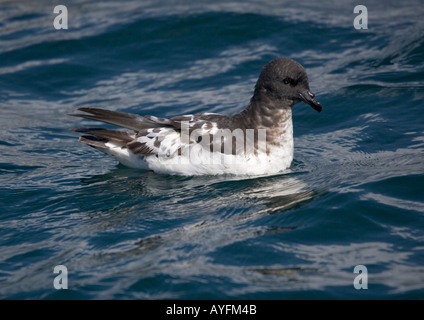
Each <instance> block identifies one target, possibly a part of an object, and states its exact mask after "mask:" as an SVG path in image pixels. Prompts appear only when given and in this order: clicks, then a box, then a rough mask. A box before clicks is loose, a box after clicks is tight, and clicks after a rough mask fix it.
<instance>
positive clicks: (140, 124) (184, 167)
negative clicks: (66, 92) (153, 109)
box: [70, 57, 322, 175]
mask: <svg viewBox="0 0 424 320" xmlns="http://www.w3.org/2000/svg"><path fill="white" fill-rule="evenodd" d="M314 97H315V95H314V94H313V93H312V92H311V91H310V89H309V81H308V76H307V74H306V71H305V69H304V68H303V67H302V66H301V65H300V64H299V63H298V62H296V61H294V60H292V59H290V58H284V57H280V58H276V59H274V60H272V61H270V62H269V63H268V64H267V65H265V66H264V67H263V68H262V71H261V73H260V75H259V79H258V81H257V82H256V85H255V90H254V93H253V97H252V98H251V100H250V103H249V105H248V106H247V108H246V109H244V110H243V111H242V112H240V113H238V114H235V115H233V116H226V115H220V114H215V113H198V114H193V115H182V116H176V117H173V118H169V119H168V118H158V117H155V116H139V115H136V114H129V113H124V112H118V111H110V110H104V109H98V108H78V110H79V111H82V112H83V113H76V114H70V115H71V116H76V117H82V118H87V119H92V120H97V121H101V122H104V123H109V124H113V125H116V126H119V127H122V128H125V129H127V130H112V129H105V128H88V129H76V130H75V131H77V132H80V133H82V134H83V135H82V136H81V137H80V139H79V141H80V142H83V143H85V144H87V145H89V146H92V147H94V148H96V149H99V150H101V151H103V152H105V153H107V154H109V155H111V156H113V157H115V158H116V159H117V160H118V161H119V162H120V163H122V164H123V165H125V166H128V167H131V168H138V169H145V170H153V171H154V172H156V173H164V174H176V175H205V174H247V175H262V174H275V173H278V172H281V171H283V170H285V169H287V168H288V167H289V166H290V164H291V162H292V160H293V123H292V109H293V106H294V105H295V104H297V103H299V102H301V101H303V102H305V103H307V104H308V105H310V106H311V107H312V108H313V109H315V110H316V111H318V112H321V110H322V106H321V104H320V103H319V102H318V101H317V100H315V98H314Z"/></svg>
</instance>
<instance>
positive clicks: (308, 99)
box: [299, 90, 322, 112]
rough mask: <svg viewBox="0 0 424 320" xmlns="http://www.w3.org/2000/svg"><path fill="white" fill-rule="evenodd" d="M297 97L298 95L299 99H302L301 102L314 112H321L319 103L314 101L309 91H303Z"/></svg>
mask: <svg viewBox="0 0 424 320" xmlns="http://www.w3.org/2000/svg"><path fill="white" fill-rule="evenodd" d="M299 95H300V99H302V101H303V102H305V103H307V104H309V105H310V106H311V107H312V108H314V109H315V110H316V111H318V112H321V110H322V106H321V103H319V102H318V101H316V100H315V99H314V97H315V95H314V94H313V93H312V92H311V91H309V90H305V91H303V92H301V93H299Z"/></svg>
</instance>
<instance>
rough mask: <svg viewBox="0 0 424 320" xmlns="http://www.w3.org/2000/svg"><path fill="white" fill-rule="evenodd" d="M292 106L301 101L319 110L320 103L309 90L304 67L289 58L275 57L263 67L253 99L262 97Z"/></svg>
mask: <svg viewBox="0 0 424 320" xmlns="http://www.w3.org/2000/svg"><path fill="white" fill-rule="evenodd" d="M264 96H265V97H267V98H268V99H271V100H274V101H277V102H279V103H280V104H283V105H285V106H289V107H292V106H293V105H295V104H296V103H299V102H301V101H303V102H306V103H307V104H309V105H310V106H311V107H312V108H314V109H315V110H316V111H318V112H321V110H322V106H321V104H320V103H319V102H318V101H316V100H315V99H314V97H315V95H314V94H313V93H312V92H311V91H310V90H309V81H308V76H307V74H306V71H305V69H304V68H303V67H302V66H301V65H300V64H299V63H297V62H296V61H294V60H292V59H289V58H277V59H274V60H272V61H271V62H269V63H268V64H267V65H266V66H265V67H263V69H262V72H261V74H260V76H259V79H258V82H257V83H256V87H255V93H254V96H253V100H255V99H261V98H263V97H264Z"/></svg>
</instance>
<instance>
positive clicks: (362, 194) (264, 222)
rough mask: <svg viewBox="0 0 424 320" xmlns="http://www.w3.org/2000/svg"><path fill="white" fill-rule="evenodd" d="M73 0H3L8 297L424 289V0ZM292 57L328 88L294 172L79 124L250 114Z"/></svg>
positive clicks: (2, 212)
mask: <svg viewBox="0 0 424 320" xmlns="http://www.w3.org/2000/svg"><path fill="white" fill-rule="evenodd" d="M58 4H61V3H60V1H46V0H38V1H32V0H17V1H11V0H10V1H4V0H0V298H1V299H424V102H423V100H424V19H423V16H424V6H423V3H422V1H419V0H407V1H362V2H361V4H363V5H365V6H366V8H367V13H368V21H367V22H368V23H367V27H368V29H360V30H357V29H356V28H355V27H354V24H353V22H354V19H355V18H356V17H358V15H359V13H354V12H353V10H354V7H355V6H356V5H357V4H358V3H357V2H355V1H336V0H327V1H319V2H315V1H276V0H275V1H273V0H266V1H232V0H226V1H221V0H214V1H213V2H210V1H200V0H195V1H164V0H159V1H157V0H155V1H153V0H152V1H135V0H134V1H131V0H125V1H109V0H102V1H90V0H76V1H67V2H66V3H63V4H65V5H66V6H67V9H68V21H67V22H68V29H59V30H56V29H55V27H54V24H53V22H54V20H55V18H56V17H57V16H58V14H55V13H53V10H54V7H55V6H56V5H58ZM364 21H365V20H364V19H363V20H362V21H361V22H362V23H364ZM63 22H64V21H63V20H62V23H63ZM278 56H286V57H291V58H293V59H296V60H297V61H299V62H300V63H301V64H302V65H303V66H304V67H305V68H306V70H307V72H308V75H309V80H310V87H311V90H312V91H313V92H314V93H315V94H316V98H317V100H318V101H320V102H321V103H322V105H323V111H322V112H321V113H317V112H316V111H314V110H312V108H310V107H309V106H307V105H305V104H304V103H301V104H298V105H296V106H295V107H294V110H293V114H294V115H293V122H294V144H295V154H294V161H293V164H292V166H291V167H290V169H289V170H288V172H285V173H282V174H277V175H273V176H261V177H237V176H231V175H227V176H200V177H194V176H186V177H182V176H171V175H158V174H155V173H152V172H148V171H140V170H134V169H129V168H126V167H124V166H122V165H119V164H118V163H117V161H116V160H114V159H112V158H110V157H107V156H106V155H104V154H102V153H100V152H98V151H96V150H94V149H93V148H90V147H88V146H86V145H84V144H81V143H78V136H79V135H78V133H75V132H73V131H72V129H73V128H78V127H87V126H88V127H92V126H95V125H96V123H94V122H93V121H90V120H83V119H79V118H74V117H70V116H68V114H69V113H72V112H74V111H75V110H76V109H77V108H78V107H98V108H107V109H109V110H117V111H123V112H132V113H137V114H142V115H146V114H149V115H155V116H158V117H172V116H176V115H181V114H191V113H195V112H204V111H207V112H218V113H223V114H227V115H231V114H234V113H237V112H240V111H241V110H243V109H244V108H245V107H246V106H247V104H248V103H249V100H250V98H251V95H252V93H253V87H254V84H255V82H256V80H257V77H258V75H259V73H260V71H261V68H262V67H263V66H264V65H265V64H266V63H267V62H269V61H270V60H271V59H273V58H275V57H278ZM59 265H62V266H65V267H66V270H67V273H64V272H62V271H61V272H58V273H55V272H54V268H55V267H56V266H59ZM356 266H364V267H365V269H364V268H362V269H361V271H360V272H359V273H354V269H355V267H356ZM65 275H67V277H66V278H65ZM58 277H59V278H58ZM66 280H67V281H66ZM66 282H67V283H66ZM58 283H59V284H60V285H65V283H66V284H67V289H56V288H55V284H56V286H57V284H58ZM358 287H359V289H358Z"/></svg>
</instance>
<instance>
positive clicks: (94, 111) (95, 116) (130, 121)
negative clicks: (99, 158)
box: [70, 108, 172, 131]
mask: <svg viewBox="0 0 424 320" xmlns="http://www.w3.org/2000/svg"><path fill="white" fill-rule="evenodd" d="M78 110H79V111H82V112H85V113H76V114H70V116H74V117H81V118H86V119H92V120H97V121H101V122H105V123H110V124H113V125H116V126H119V127H123V128H127V129H131V130H134V131H140V130H143V129H148V128H157V127H163V126H172V123H171V121H170V120H168V119H163V118H161V119H159V118H156V117H151V116H150V117H149V116H146V117H142V116H139V115H136V114H131V113H125V112H119V111H111V110H104V109H98V108H78Z"/></svg>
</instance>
